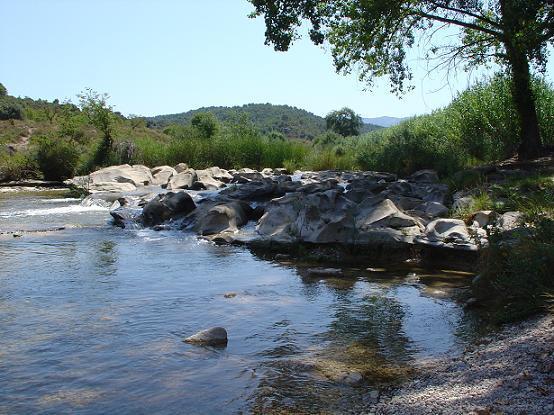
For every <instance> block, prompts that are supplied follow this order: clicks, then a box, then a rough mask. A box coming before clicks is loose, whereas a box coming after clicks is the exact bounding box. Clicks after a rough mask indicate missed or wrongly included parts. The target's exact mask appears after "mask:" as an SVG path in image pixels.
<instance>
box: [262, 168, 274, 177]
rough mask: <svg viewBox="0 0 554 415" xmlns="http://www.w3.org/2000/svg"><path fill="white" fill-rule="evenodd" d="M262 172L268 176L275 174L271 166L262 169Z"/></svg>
mask: <svg viewBox="0 0 554 415" xmlns="http://www.w3.org/2000/svg"><path fill="white" fill-rule="evenodd" d="M261 173H262V175H263V176H268V177H269V176H273V169H270V168H268V167H266V168H265V169H263V170H262V171H261Z"/></svg>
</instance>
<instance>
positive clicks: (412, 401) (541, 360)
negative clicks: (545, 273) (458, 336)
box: [358, 315, 554, 415]
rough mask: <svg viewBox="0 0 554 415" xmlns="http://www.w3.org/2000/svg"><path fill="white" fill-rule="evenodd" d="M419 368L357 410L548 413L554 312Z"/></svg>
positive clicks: (553, 400)
mask: <svg viewBox="0 0 554 415" xmlns="http://www.w3.org/2000/svg"><path fill="white" fill-rule="evenodd" d="M418 369H420V372H419V373H420V374H419V375H418V376H417V377H416V378H415V379H413V380H412V381H410V382H409V383H407V384H405V385H404V386H403V387H402V388H401V389H397V390H394V391H391V392H390V393H388V394H387V393H386V392H385V393H384V394H382V395H381V397H380V398H379V400H378V402H376V403H373V404H370V405H368V407H366V408H364V409H363V410H361V411H360V412H358V413H373V414H398V415H401V414H402V415H405V414H479V415H486V414H528V415H530V414H552V413H554V316H553V315H547V316H542V317H537V318H533V319H531V320H528V321H525V322H522V323H519V324H517V325H512V326H506V327H505V328H504V329H503V330H501V331H500V332H498V333H495V334H493V335H491V336H489V337H488V338H485V339H482V340H481V341H480V343H479V344H478V345H474V346H472V347H469V348H468V349H467V350H466V351H465V352H464V353H463V354H462V355H461V356H458V357H454V358H444V359H441V360H435V361H431V362H425V363H421V364H420V365H419V367H418Z"/></svg>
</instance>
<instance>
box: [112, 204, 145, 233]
mask: <svg viewBox="0 0 554 415" xmlns="http://www.w3.org/2000/svg"><path fill="white" fill-rule="evenodd" d="M141 213H142V210H141V209H136V208H135V209H133V208H131V209H130V208H126V207H120V208H117V209H113V210H110V215H111V217H112V219H113V224H114V225H115V226H119V227H120V228H126V227H127V226H129V224H131V223H136V222H137V221H138V219H139V217H140V215H141Z"/></svg>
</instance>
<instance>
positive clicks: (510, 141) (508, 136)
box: [355, 76, 554, 175]
mask: <svg viewBox="0 0 554 415" xmlns="http://www.w3.org/2000/svg"><path fill="white" fill-rule="evenodd" d="M533 88H534V91H535V97H536V102H537V111H538V116H539V123H540V128H541V135H542V139H543V144H546V145H552V144H553V143H554V89H553V88H552V86H551V85H549V84H548V83H546V82H545V81H544V80H541V79H535V80H534V83H533ZM518 128H519V127H518V124H517V115H516V111H515V109H514V105H513V102H512V96H511V93H510V80H509V78H507V77H505V76H496V77H493V78H492V79H490V80H488V81H484V82H480V83H478V84H476V85H475V86H473V87H472V88H470V89H468V90H467V91H464V92H463V93H461V94H460V95H459V96H458V97H457V98H456V99H455V100H454V101H453V102H452V104H450V105H449V106H448V107H446V108H444V109H442V110H438V111H435V112H434V113H432V114H430V115H424V116H419V117H416V118H412V119H410V120H407V121H405V122H403V123H402V124H400V125H398V126H395V127H392V128H387V129H383V130H377V131H373V132H371V133H369V134H367V135H366V136H364V137H362V138H361V139H360V141H359V144H358V146H357V149H356V150H355V151H356V154H357V160H358V164H359V166H360V167H361V168H363V169H370V170H385V171H391V172H395V173H398V174H404V175H405V174H410V173H412V172H414V171H415V170H419V169H423V168H433V169H436V170H437V171H438V172H439V173H440V174H442V175H450V174H452V173H454V172H456V171H459V170H461V169H463V168H466V167H470V166H473V165H476V164H482V163H489V162H494V161H498V160H502V159H505V158H507V157H509V156H511V155H513V154H514V153H515V151H516V149H517V147H518V144H519V130H518Z"/></svg>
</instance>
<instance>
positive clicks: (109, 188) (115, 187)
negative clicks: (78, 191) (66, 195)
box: [86, 182, 137, 193]
mask: <svg viewBox="0 0 554 415" xmlns="http://www.w3.org/2000/svg"><path fill="white" fill-rule="evenodd" d="M86 190H88V191H89V192H90V193H101V192H106V193H128V192H134V191H135V190H137V188H136V186H135V185H134V184H132V183H117V182H94V183H91V184H90V185H89V186H88V188H87V189H86Z"/></svg>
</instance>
